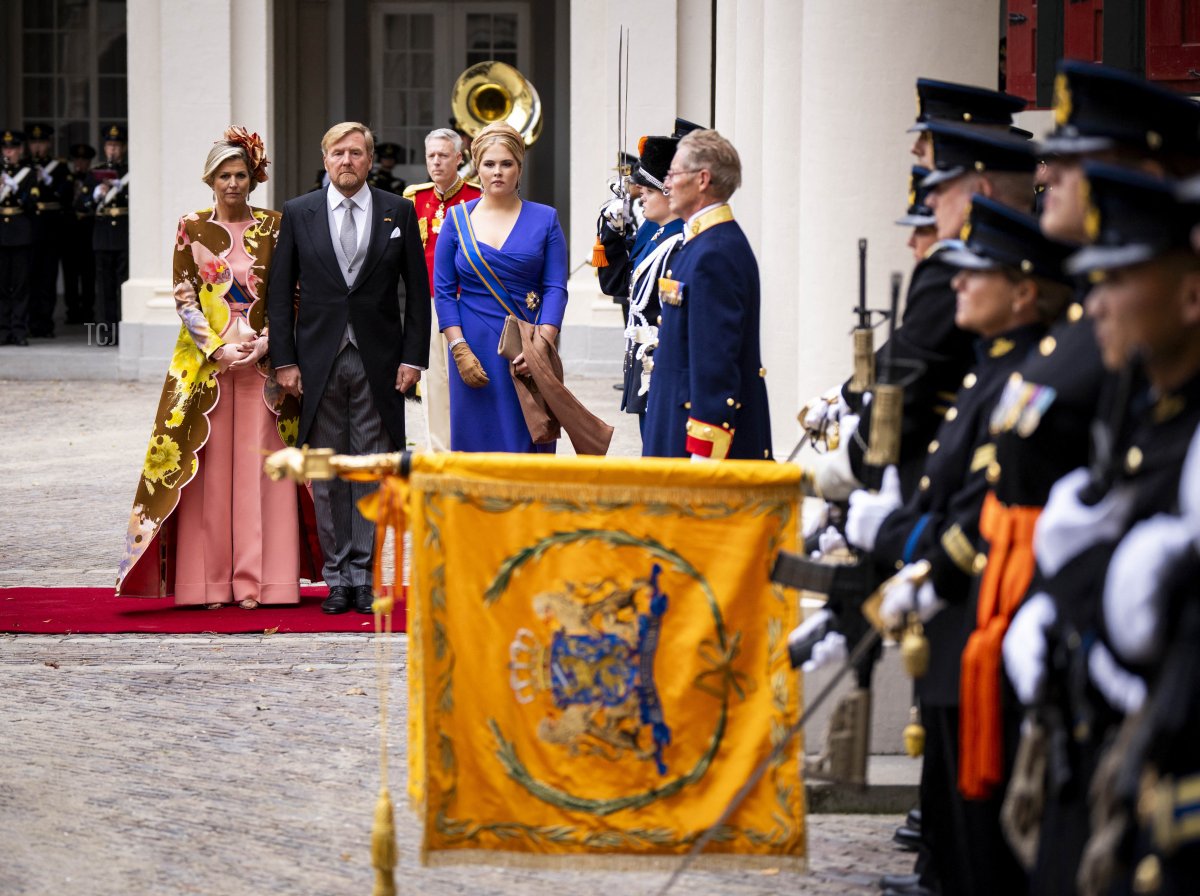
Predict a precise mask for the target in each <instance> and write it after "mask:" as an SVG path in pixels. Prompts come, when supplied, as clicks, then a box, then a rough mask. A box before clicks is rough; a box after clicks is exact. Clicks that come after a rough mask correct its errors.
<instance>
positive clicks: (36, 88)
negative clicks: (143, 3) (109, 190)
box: [18, 0, 129, 155]
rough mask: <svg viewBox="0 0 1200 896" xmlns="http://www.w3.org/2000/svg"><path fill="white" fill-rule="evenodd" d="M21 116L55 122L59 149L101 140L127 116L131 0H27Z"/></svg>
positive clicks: (62, 151)
mask: <svg viewBox="0 0 1200 896" xmlns="http://www.w3.org/2000/svg"><path fill="white" fill-rule="evenodd" d="M20 32H21V38H22V39H21V41H20V45H19V49H18V52H20V54H21V63H20V71H21V117H22V120H23V121H39V122H46V123H48V124H51V125H53V126H54V130H55V134H54V144H55V145H54V150H55V152H56V154H59V155H63V154H65V153H66V151H67V148H68V147H69V146H70V145H71V144H72V143H89V144H91V145H92V146H96V147H98V146H99V142H100V130H101V128H103V127H106V126H108V125H110V124H125V123H126V121H127V120H128V117H129V108H128V92H127V89H126V51H125V0H22V3H21V7H20Z"/></svg>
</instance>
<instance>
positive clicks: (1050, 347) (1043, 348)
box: [1038, 336, 1058, 358]
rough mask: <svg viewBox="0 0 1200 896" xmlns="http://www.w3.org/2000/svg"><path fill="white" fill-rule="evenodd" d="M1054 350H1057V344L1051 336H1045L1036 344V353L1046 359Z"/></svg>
mask: <svg viewBox="0 0 1200 896" xmlns="http://www.w3.org/2000/svg"><path fill="white" fill-rule="evenodd" d="M1056 348H1058V342H1057V340H1055V338H1054V337H1053V336H1047V337H1045V338H1044V339H1042V341H1041V342H1039V343H1038V351H1039V352H1041V353H1042V356H1043V357H1046V358H1048V357H1050V356H1051V355H1052V354H1054V350H1055V349H1056Z"/></svg>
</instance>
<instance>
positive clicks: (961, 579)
mask: <svg viewBox="0 0 1200 896" xmlns="http://www.w3.org/2000/svg"><path fill="white" fill-rule="evenodd" d="M1044 334H1045V329H1044V328H1043V327H1041V326H1036V325H1035V326H1028V327H1021V328H1020V329H1017V330H1013V331H1012V332H1009V333H1006V334H1004V335H1002V336H997V337H994V338H992V339H987V340H980V341H979V342H978V343H977V346H976V352H977V355H978V358H979V360H978V362H977V363H976V364H975V366H974V367H972V368H971V370H970V371H968V373H967V374H966V375H965V376H964V377H963V379H962V380H961V389H960V390H959V392H958V397H957V400H956V401H955V404H954V407H953V408H951V409H950V410H949V411H948V412H947V413H946V417H945V420H943V421H942V425H941V426H939V427H938V430H937V432H936V434H935V435H934V438H933V440H932V441H931V442H929V443H928V445H927V446H926V449H925V451H926V459H925V464H924V467H923V470H922V474H921V477H920V480H919V481H918V485H917V489H916V491H915V492H914V493H913V495H912V497H910V498H909V499H908V501H907V502H906V503H905V504H904V506H903V507H901V508H900V509H899V510H897V511H895V512H894V513H892V514H891V515H889V516H888V518H887V519H886V520H884V523H883V526H882V527H881V528H880V530H879V533H878V535H877V537H876V540H875V550H874V551H873V552H872V555H873V557H874V559H875V561H876V563H878V564H879V565H880V567H881V572H883V573H884V574H885V575H887V574H891V573H893V572H895V571H896V570H897V569H899V568H900V567H902V566H904V565H905V564H907V563H912V562H915V561H917V560H922V559H924V560H928V561H929V563H930V564H931V566H932V575H931V580H932V582H933V586H934V589H935V590H936V591H937V593H938V596H939V597H941V598H942V599H943V600H945V601H946V602H947V603H948V606H947V607H946V608H945V609H943V610H942V611H941V612H940V613H938V614H937V616H935V617H934V618H933V619H932V620H930V622H929V623H928V624H927V625H926V626H925V632H926V635H927V636H928V638H929V646H930V668H929V672H928V674H926V676H925V677H924V678H923V679H921V680H920V681H919V682H918V684H917V691H918V695H919V696H920V697H921V700H922V701H923V702H924V703H927V704H928V705H940V706H956V705H958V699H959V698H958V682H959V665H960V663H959V661H960V658H961V655H962V651H963V647H964V646H965V645H966V641H967V638H968V637H969V636H970V633H971V631H972V630H973V629H974V627H975V618H974V610H973V608H972V607H971V605H970V601H969V599H968V598H969V596H970V593H971V587H970V586H971V578H972V576H974V575H975V574H976V573H977V572H978V571H979V567H978V566H977V564H978V563H979V562H980V561H979V559H978V558H979V556H980V555H979V554H978V552H977V545H978V544H979V511H980V508H981V507H982V506H983V499H984V496H985V495H986V494H987V489H988V485H987V469H988V467H989V466H990V465H991V463H992V462H993V460H994V459H995V452H996V449H995V445H994V444H993V442H992V440H991V433H990V432H989V428H988V426H989V422H990V419H991V414H992V409H993V407H994V406H995V404H996V399H997V398H998V397H999V395H1000V393H1001V391H1002V390H1003V389H1004V385H1005V383H1007V382H1008V380H1009V378H1010V377H1011V376H1012V374H1013V373H1014V372H1015V371H1016V369H1017V367H1018V366H1020V364H1021V362H1022V361H1023V360H1024V359H1025V358H1026V357H1027V356H1028V355H1029V353H1030V351H1032V350H1034V348H1035V347H1036V346H1037V344H1038V341H1039V340H1040V339H1041V338H1042V336H1043V335H1044Z"/></svg>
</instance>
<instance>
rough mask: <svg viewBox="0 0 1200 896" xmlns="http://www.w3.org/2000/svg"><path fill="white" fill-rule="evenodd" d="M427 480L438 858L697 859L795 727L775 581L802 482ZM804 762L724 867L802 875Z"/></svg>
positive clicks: (416, 499)
mask: <svg viewBox="0 0 1200 896" xmlns="http://www.w3.org/2000/svg"><path fill="white" fill-rule="evenodd" d="M426 463H428V465H429V467H430V470H429V471H428V472H423V471H421V470H419V468H418V467H417V466H416V465H414V470H413V473H412V476H411V479H410V483H411V489H412V492H411V494H410V498H409V502H408V518H409V527H410V530H411V531H412V533H413V541H414V544H415V545H417V546H418V547H417V549H416V551H415V554H414V557H413V568H412V576H413V578H412V590H411V592H410V608H411V609H410V632H411V640H410V688H411V697H410V713H411V717H410V725H411V727H412V734H413V737H412V738H411V740H410V788H411V790H412V793H413V796H414V797H415V801H416V803H417V805H418V807H419V809H420V810H421V811H422V814H423V818H424V843H423V856H424V858H425V859H426V860H427V861H434V862H454V861H479V860H481V859H482V858H483V857H485V856H491V858H490V859H487V860H492V861H503V862H512V861H521V862H523V863H531V862H533V863H536V862H539V861H546V860H549V859H550V857H555V856H558V857H566V856H575V857H577V856H579V855H580V854H584V855H587V856H589V859H590V860H591V861H597V860H605V861H607V862H608V863H610V864H615V865H631V864H634V863H636V862H638V861H643V860H647V859H654V858H658V859H660V860H661V858H662V857H664V856H672V855H678V854H681V853H683V852H686V851H687V849H688V848H689V847H690V845H691V844H692V843H693V842H694V841H695V840H696V838H697V837H699V836H700V834H702V833H703V832H704V831H705V830H706V829H707V828H708V827H709V826H710V825H711V824H713V823H714V822H715V821H716V819H717V817H718V816H719V815H720V813H721V811H722V810H723V809H724V808H725V806H726V805H727V804H728V802H729V800H730V799H731V798H732V796H733V795H734V793H736V792H737V791H738V789H739V788H740V787H741V786H742V784H743V783H744V782H745V781H746V779H747V778H748V776H749V774H750V772H751V771H752V770H753V768H754V767H755V766H756V765H757V764H758V763H759V762H760V761H761V760H762V759H763V758H764V757H765V756H766V755H767V754H768V753H769V752H770V751H771V749H772V747H773V746H774V745H775V744H776V743H777V742H778V740H779V739H780V738H781V737H782V736H783V735H784V732H786V730H787V728H788V726H789V724H790V722H791V721H792V720H794V718H795V717H796V715H797V714H798V711H799V700H800V695H799V692H798V691H799V679H798V677H797V676H796V675H795V674H794V673H793V672H792V671H791V669H790V667H789V665H788V662H787V656H786V643H785V642H786V632H788V631H790V629H791V628H792V627H793V626H794V624H795V621H796V616H797V608H796V606H795V601H794V598H789V596H788V595H787V594H786V593H785V592H783V591H781V590H777V589H775V588H774V587H773V586H772V585H771V584H770V582H769V579H768V572H769V568H770V559H771V558H773V557H774V555H775V553H777V551H778V550H779V549H780V548H781V547H784V548H790V547H792V546H794V544H795V540H796V516H797V513H796V511H797V503H798V499H799V488H798V482H797V479H798V475H793V474H792V473H791V472H790V471H788V470H787V469H786V468H785V467H784V466H783V465H774V464H754V463H751V462H730V463H729V464H728V465H726V464H721V465H712V466H711V467H710V468H709V469H707V470H697V469H696V468H695V467H691V468H690V469H689V465H688V464H686V463H679V464H674V463H672V462H670V461H662V462H651V461H637V462H614V461H611V460H607V461H606V460H597V459H571V460H567V459H558V460H551V461H549V462H548V461H546V460H544V459H543V460H536V459H532V458H514V457H509V456H505V457H503V458H501V457H500V456H489V455H475V456H462V457H459V456H443V457H439V458H437V459H430V460H428V461H426ZM664 465H666V466H669V467H671V468H672V471H675V470H678V471H679V475H678V476H677V477H675V482H674V483H673V486H672V488H671V489H670V490H664V489H662V488H661V487H657V486H656V485H655V483H658V482H661V481H663V470H662V469H660V467H663V466H664ZM706 466H708V465H706ZM718 466H720V467H724V468H726V469H725V470H724V471H718V470H717V469H716V468H717V467H718ZM600 468H602V469H603V476H602V477H597V476H596V475H595V473H596V470H597V469H600ZM800 752H801V746H800V745H799V744H797V745H796V748H795V750H794V751H791V752H788V753H786V754H785V757H784V758H783V759H782V760H780V761H778V762H776V763H775V764H774V765H773V766H772V767H771V768H770V770H769V772H768V774H767V775H765V776H764V777H763V779H762V781H761V782H760V783H759V784H758V785H756V787H755V788H754V789H753V790H752V791H751V793H750V795H749V796H748V798H747V799H746V801H745V802H744V803H743V804H742V806H741V808H739V809H738V810H737V811H736V812H735V813H734V814H733V816H732V817H731V818H730V819H729V821H728V822H727V823H726V824H725V825H724V827H723V828H722V829H721V830H720V831H718V832H717V837H716V838H715V839H714V842H713V843H712V844H711V845H710V846H709V847H708V849H707V850H706V853H705V856H704V857H702V858H704V859H707V863H708V864H713V863H714V862H716V863H718V864H721V865H740V866H745V867H768V866H770V867H781V866H791V867H797V866H803V862H804V842H805V838H804V806H803V788H802V785H801V781H800Z"/></svg>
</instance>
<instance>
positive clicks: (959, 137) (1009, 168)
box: [805, 120, 1036, 500]
mask: <svg viewBox="0 0 1200 896" xmlns="http://www.w3.org/2000/svg"><path fill="white" fill-rule="evenodd" d="M925 133H927V134H928V135H929V140H930V146H931V148H932V154H933V160H934V163H933V168H932V169H931V171H930V173H929V174H928V175H927V176H926V177H925V178H924V180H922V182H921V186H922V187H923V188H925V189H926V190H927V191H928V192H927V198H926V203H927V205H928V206H929V207H930V208H931V209H932V210H933V214H934V220H935V225H936V227H937V236H938V241H939V242H938V243H937V244H935V246H934V248H933V250H931V251H930V253H929V254H928V256H927V257H926V258H925V259H924V260H922V261H921V262H920V263H919V264H918V265H917V268H916V269H915V270H914V271H913V275H912V278H911V280H910V282H909V289H908V298H907V301H906V302H905V307H904V317H903V320H902V321H901V326H900V327H899V328H897V330H896V333H895V336H894V337H893V338H892V339H891V340H889V341H890V342H891V343H892V344H891V347H890V348H888V347H887V346H883V347H880V348H879V349H878V350H877V351H876V365H877V374H878V375H881V376H883V377H885V378H886V377H891V376H893V375H894V372H893V371H889V370H886V369H884V361H885V359H889V358H890V359H891V360H892V362H893V363H894V364H896V365H897V368H898V369H903V370H905V371H906V373H908V374H913V375H911V376H906V385H905V388H904V407H903V414H902V418H901V421H900V427H901V431H900V463H899V472H900V488H901V492H902V494H903V495H904V496H905V497H907V496H908V495H910V494H912V491H913V489H914V487H915V486H916V482H917V479H918V477H919V475H920V473H919V471H920V468H921V465H922V464H923V463H924V456H925V446H926V445H927V444H928V443H929V440H930V439H931V438H932V437H933V432H934V430H936V429H937V427H938V425H939V424H940V422H941V420H942V418H943V417H944V416H945V414H946V413H947V411H948V410H949V408H950V406H951V404H952V402H953V398H954V395H955V393H956V391H957V389H958V386H959V383H960V382H961V380H962V377H963V375H964V374H965V373H966V372H967V369H968V368H969V367H970V366H971V364H972V363H974V351H973V348H972V346H973V344H974V338H973V337H972V336H971V335H970V334H968V333H965V332H963V331H962V330H961V329H960V328H958V327H956V326H955V324H954V307H955V297H954V290H953V289H952V288H951V286H950V280H951V278H952V277H953V276H954V274H955V272H956V271H957V268H955V267H954V266H952V265H948V264H945V263H944V261H943V260H941V259H940V257H939V256H940V253H941V250H943V249H945V248H946V247H947V245H948V244H950V243H952V242H954V241H956V240H957V239H958V236H959V233H960V231H961V230H962V227H963V225H964V224H965V223H966V215H967V210H968V209H969V207H970V201H971V196H972V195H973V194H974V193H976V192H978V193H980V194H982V195H983V196H985V197H987V198H991V199H993V200H996V201H998V202H1001V203H1002V204H1004V205H1008V206H1010V207H1012V208H1016V209H1018V210H1022V211H1028V210H1029V208H1030V207H1031V205H1032V197H1033V170H1034V166H1035V162H1036V157H1035V150H1034V147H1033V145H1032V144H1031V143H1030V142H1029V141H1027V140H1024V139H1022V138H1020V137H1018V136H1014V135H1010V134H1008V133H1004V132H999V131H995V130H986V129H982V128H976V127H972V126H969V125H951V124H946V123H945V122H942V121H936V120H935V121H930V122H928V123H927V125H926V131H925ZM901 365H903V366H902V367H901ZM914 371H915V373H914ZM896 378H897V379H899V377H898V376H897V377H896ZM848 387H849V383H847V384H846V385H845V386H843V388H842V390H841V392H840V395H841V398H842V400H843V401H844V402H846V403H847V405H848V407H849V410H850V412H851V413H852V417H851V419H849V420H847V419H843V427H842V428H843V432H842V437H841V440H840V444H839V449H838V450H837V451H835V452H830V453H828V454H826V455H823V456H821V457H820V458H819V459H818V460H817V462H816V463H815V464H814V471H815V475H816V480H817V486H818V487H819V488H820V489H821V491H822V494H824V495H826V496H827V497H829V498H832V499H835V500H844V499H845V498H846V497H847V496H848V495H849V493H850V492H851V491H853V490H854V489H856V488H860V487H861V486H862V484H863V483H864V482H866V481H867V479H868V471H867V469H866V464H865V450H864V445H865V444H867V441H868V439H869V427H870V417H869V415H867V414H864V413H861V411H862V408H861V405H860V402H861V396H859V395H855V394H854V393H852V392H850V390H849V388H848ZM822 400H823V401H825V402H826V404H829V402H828V400H826V399H822ZM810 404H811V403H810ZM806 417H807V414H806ZM805 425H806V426H807V425H809V421H808V420H807V419H806V420H805ZM854 433H857V434H858V437H853V436H854Z"/></svg>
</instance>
